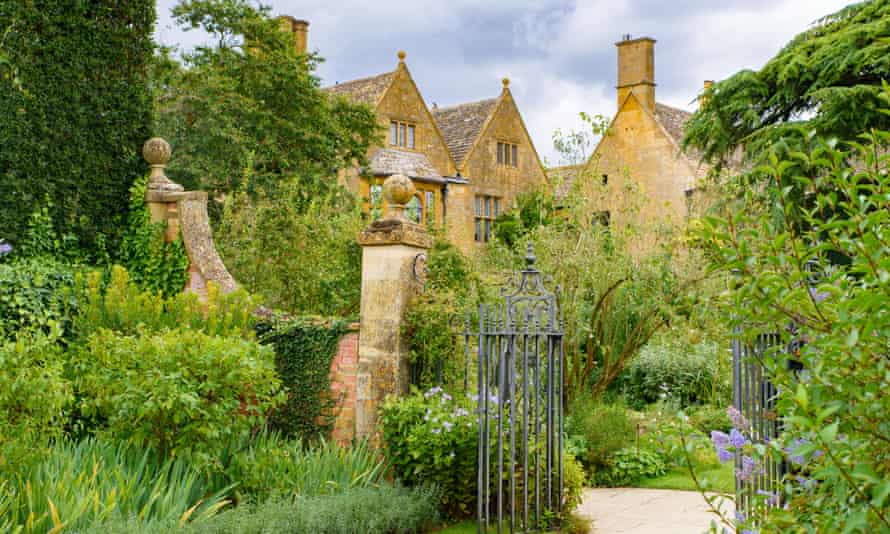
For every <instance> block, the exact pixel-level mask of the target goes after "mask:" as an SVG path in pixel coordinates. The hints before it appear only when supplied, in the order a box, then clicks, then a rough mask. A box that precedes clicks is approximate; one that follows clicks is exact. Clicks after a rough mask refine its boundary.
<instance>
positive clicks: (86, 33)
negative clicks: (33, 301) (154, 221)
mask: <svg viewBox="0 0 890 534" xmlns="http://www.w3.org/2000/svg"><path fill="white" fill-rule="evenodd" d="M155 19H156V9H155V1H154V0H128V1H126V2H121V1H120V0H92V1H89V2H84V1H82V0H27V1H22V0H0V35H2V36H3V49H4V50H3V52H4V54H5V55H6V56H7V59H8V62H9V67H8V68H9V69H10V70H11V72H12V73H13V75H12V76H4V77H0V116H2V117H3V120H2V121H0V220H2V221H3V232H4V234H5V235H3V236H0V237H3V238H4V239H6V240H7V241H9V242H12V243H13V244H15V243H17V242H18V241H19V240H21V239H22V237H23V233H24V231H25V229H26V225H27V219H28V216H29V214H30V213H32V212H33V211H34V209H35V208H36V207H37V205H38V204H39V203H41V202H43V200H44V198H46V197H49V198H50V199H51V201H52V204H53V212H52V218H53V220H54V221H55V223H56V227H57V228H59V229H62V228H64V229H65V230H66V231H71V232H73V234H74V235H76V236H77V238H78V239H79V240H80V241H81V244H82V245H85V246H86V247H87V248H90V247H91V246H92V245H93V244H94V243H95V242H96V239H97V236H98V235H99V234H104V235H106V236H109V237H111V238H112V242H114V241H116V238H117V237H119V236H120V234H121V228H122V227H123V224H122V223H123V220H124V216H125V214H126V212H127V197H128V189H129V187H130V185H131V184H132V183H133V181H134V180H135V179H136V178H137V177H138V176H139V175H140V174H141V173H142V172H144V170H145V163H144V162H143V161H142V156H141V154H140V148H141V146H142V143H144V142H145V140H146V139H147V138H148V137H150V134H151V129H152V127H151V123H152V121H151V118H152V107H153V100H152V91H151V90H150V87H149V80H148V70H149V65H150V63H151V61H152V54H153V52H154V46H155V45H154V42H153V40H152V31H153V29H154V24H155ZM99 239H101V238H99ZM112 250H113V249H112Z"/></svg>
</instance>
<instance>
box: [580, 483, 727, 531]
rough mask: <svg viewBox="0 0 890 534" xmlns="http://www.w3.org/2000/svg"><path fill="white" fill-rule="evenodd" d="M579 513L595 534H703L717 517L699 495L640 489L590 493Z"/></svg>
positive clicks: (602, 490)
mask: <svg viewBox="0 0 890 534" xmlns="http://www.w3.org/2000/svg"><path fill="white" fill-rule="evenodd" d="M723 506H724V511H728V513H729V514H730V515H731V514H732V503H731V502H727V503H726V504H724V505H723ZM578 513H579V514H580V515H582V516H585V517H589V518H591V519H593V526H594V529H593V532H594V533H595V534H701V533H703V532H706V531H707V530H708V527H709V526H710V524H711V519H714V518H715V517H716V516H714V515H713V514H712V513H711V512H709V511H708V506H707V503H706V502H705V500H704V499H703V498H702V496H701V494H699V493H698V492H695V491H678V490H657V489H637V488H596V489H586V490H584V496H583V500H582V502H581V506H580V507H579V508H578Z"/></svg>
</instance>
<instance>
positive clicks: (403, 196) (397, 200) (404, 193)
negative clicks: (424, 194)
mask: <svg viewBox="0 0 890 534" xmlns="http://www.w3.org/2000/svg"><path fill="white" fill-rule="evenodd" d="M416 191H417V188H416V187H414V182H412V181H411V178H408V177H407V176H405V175H404V174H393V175H392V176H390V177H389V178H387V179H386V181H385V182H383V198H385V199H386V202H388V203H389V204H392V205H394V206H404V205H405V204H407V203H409V202H411V199H412V198H413V197H414V193H415V192H416Z"/></svg>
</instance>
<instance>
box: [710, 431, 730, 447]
mask: <svg viewBox="0 0 890 534" xmlns="http://www.w3.org/2000/svg"><path fill="white" fill-rule="evenodd" d="M711 441H712V442H713V443H714V446H715V447H717V448H718V449H719V448H721V447H724V448H725V447H726V446H727V445H729V436H727V435H726V433H724V432H720V431H719V430H712V431H711Z"/></svg>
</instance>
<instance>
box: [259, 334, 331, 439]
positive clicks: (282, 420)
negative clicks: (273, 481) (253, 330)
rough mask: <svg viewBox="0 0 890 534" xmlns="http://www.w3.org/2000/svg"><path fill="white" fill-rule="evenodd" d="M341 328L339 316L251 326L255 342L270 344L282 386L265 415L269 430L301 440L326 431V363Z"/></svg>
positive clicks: (328, 383)
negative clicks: (279, 401)
mask: <svg viewBox="0 0 890 534" xmlns="http://www.w3.org/2000/svg"><path fill="white" fill-rule="evenodd" d="M347 327H348V324H347V323H346V321H343V320H339V319H333V320H328V321H324V320H320V319H318V318H311V317H294V318H286V319H280V318H273V319H271V320H266V321H261V322H260V323H258V324H257V334H258V339H259V340H260V342H261V343H263V344H267V345H271V346H273V347H274V348H275V366H276V368H277V370H278V376H279V377H280V378H281V384H282V386H284V387H285V388H287V400H286V401H285V403H284V404H283V405H282V406H281V407H280V408H279V409H278V410H276V412H275V413H274V414H272V417H271V423H272V427H273V428H274V429H275V430H277V431H279V432H281V433H282V434H283V435H285V436H296V437H301V438H306V439H314V438H317V437H318V436H319V435H327V434H329V433H330V431H331V428H332V426H333V418H334V415H335V414H334V413H333V409H334V406H335V405H336V402H337V399H335V398H332V397H331V396H330V395H328V392H329V391H330V389H331V380H330V370H331V362H332V361H333V359H334V356H335V354H336V352H337V345H338V343H339V342H340V338H341V337H343V334H345V333H346V331H347Z"/></svg>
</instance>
